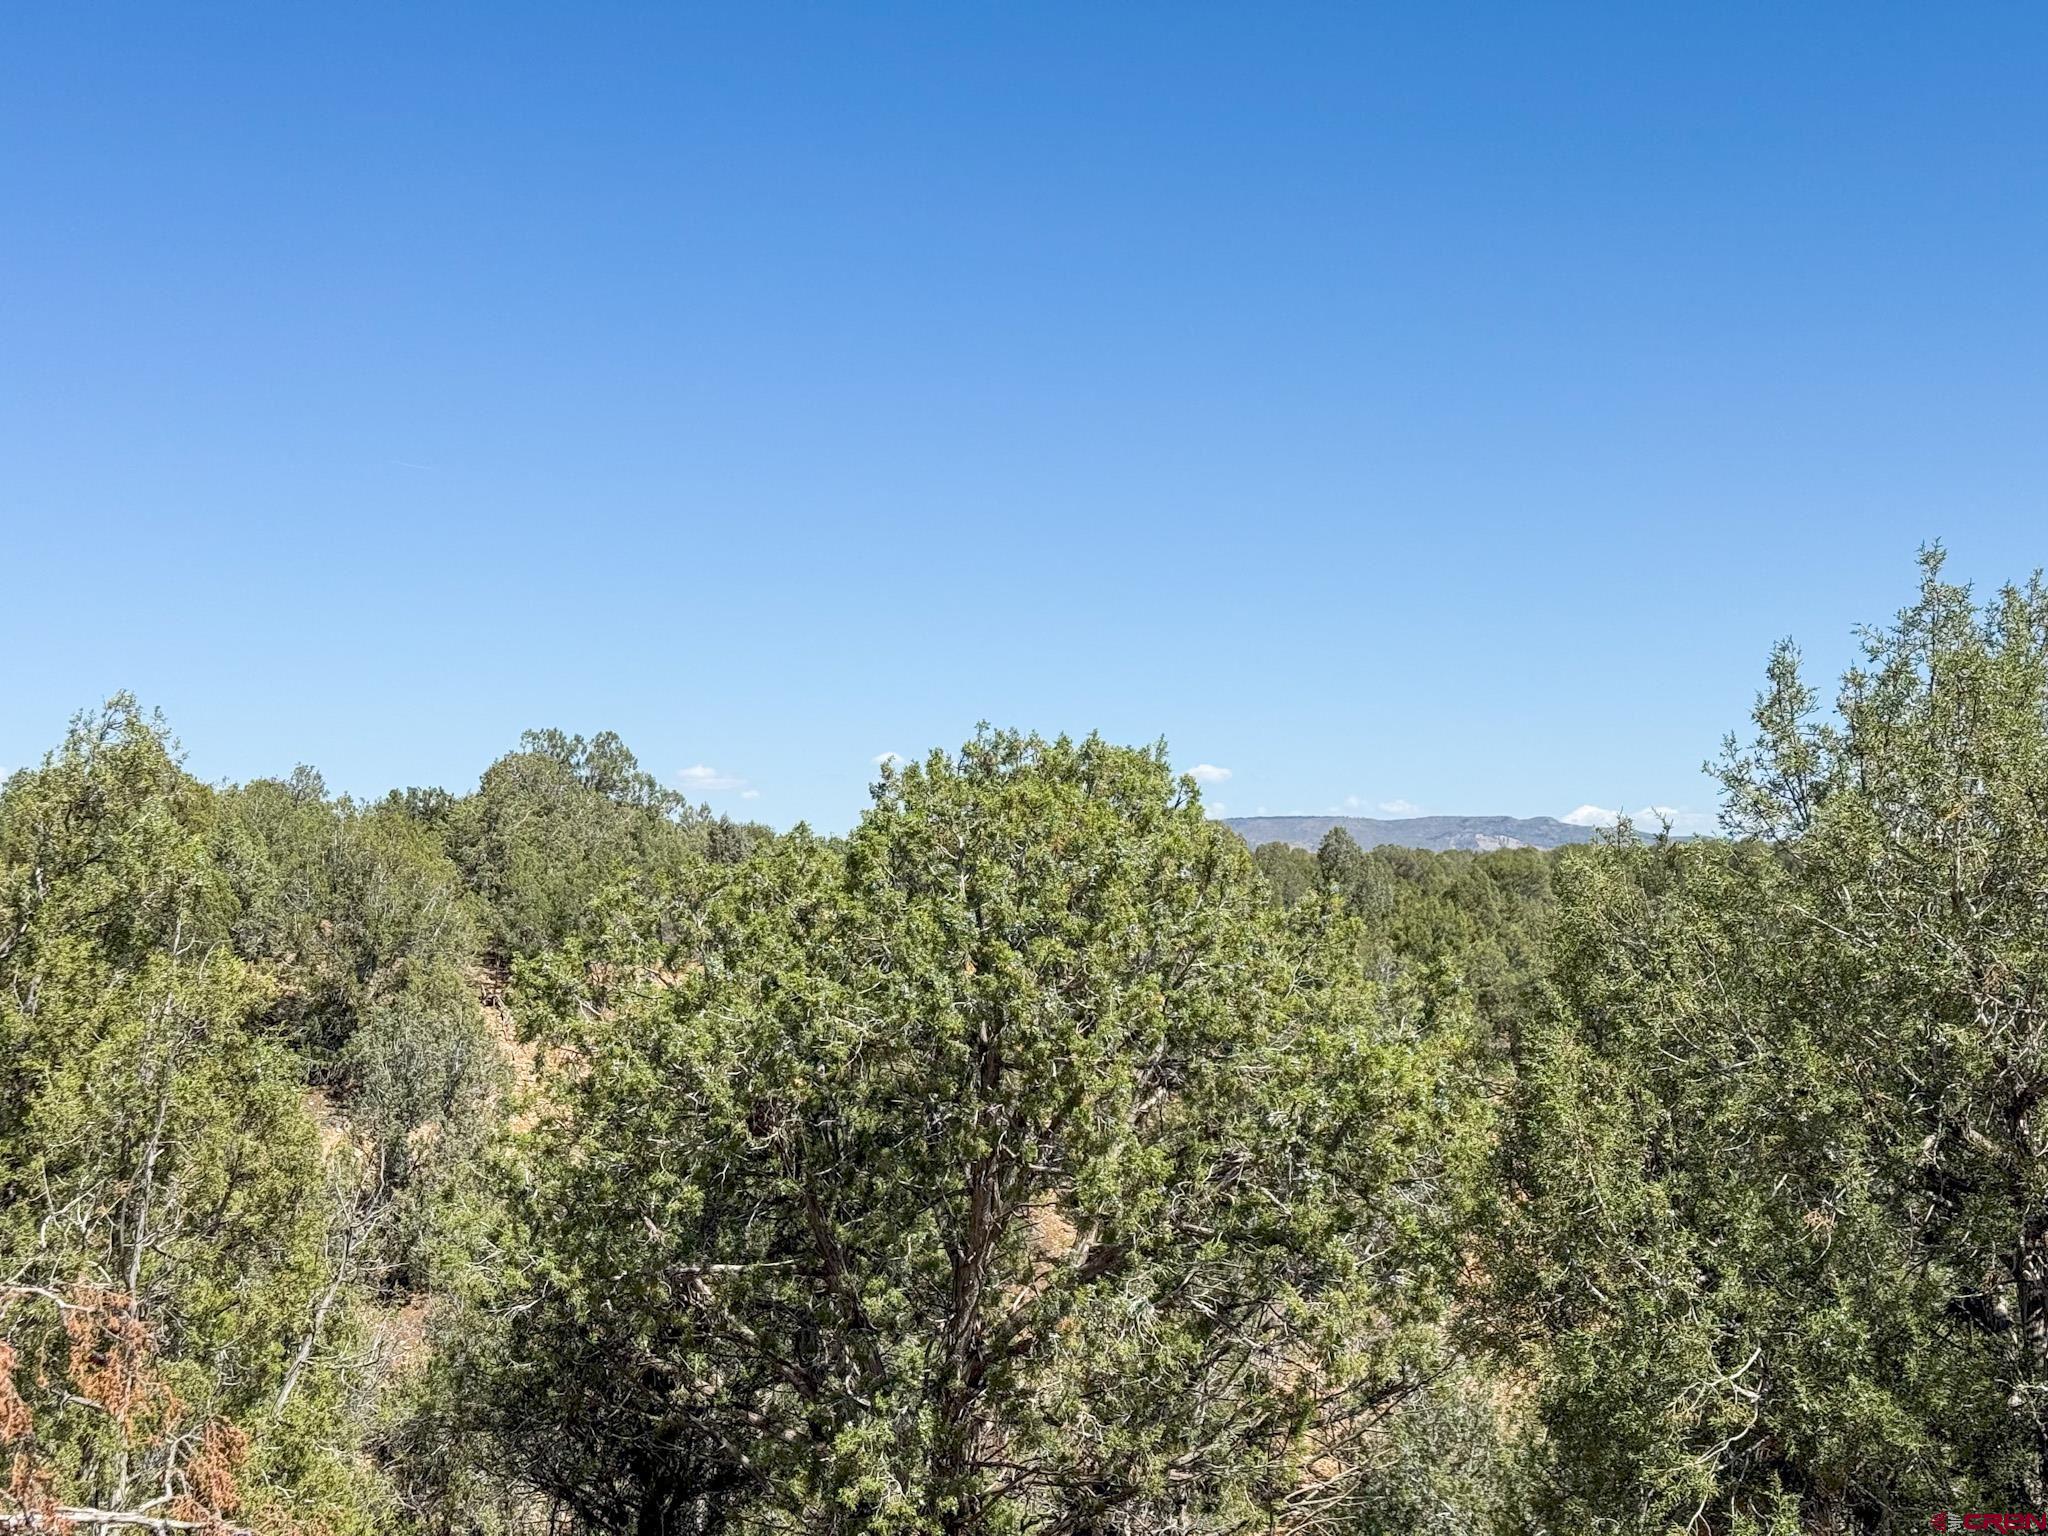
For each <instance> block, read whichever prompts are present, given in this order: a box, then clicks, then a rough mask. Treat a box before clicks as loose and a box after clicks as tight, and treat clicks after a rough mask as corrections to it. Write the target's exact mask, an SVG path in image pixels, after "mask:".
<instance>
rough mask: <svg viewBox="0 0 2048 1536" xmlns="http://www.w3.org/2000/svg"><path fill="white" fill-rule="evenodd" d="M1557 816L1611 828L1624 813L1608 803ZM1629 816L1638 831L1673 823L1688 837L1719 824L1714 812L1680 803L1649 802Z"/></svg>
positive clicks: (1577, 824)
mask: <svg viewBox="0 0 2048 1536" xmlns="http://www.w3.org/2000/svg"><path fill="white" fill-rule="evenodd" d="M1557 819H1558V820H1559V821H1561V822H1564V823H1565V824H1566V825H1567V826H1573V827H1611V826H1613V825H1614V824H1615V823H1616V822H1618V821H1620V820H1621V812H1620V811H1611V810H1609V809H1608V808H1607V807H1606V806H1604V805H1582V806H1580V807H1579V808H1578V809H1577V810H1574V811H1567V812H1565V814H1564V815H1562V816H1560V817H1558V818H1557ZM1628 819H1629V821H1630V822H1631V823H1632V824H1633V825H1634V826H1635V827H1636V829H1637V830H1638V831H1642V832H1654V831H1655V830H1656V829H1657V828H1659V827H1661V826H1663V825H1665V824H1666V823H1669V825H1670V827H1671V830H1672V831H1673V832H1677V833H1679V834H1681V835H1685V836H1700V835H1704V834H1706V833H1710V832H1713V831H1714V830H1715V829H1716V828H1717V827H1718V825H1719V823H1718V821H1717V819H1716V818H1715V815H1714V813H1713V812H1712V811H1694V810H1688V809H1686V808H1685V807H1684V806H1679V805H1646V806H1643V807H1641V808H1640V809H1637V810H1633V811H1630V812H1629V813H1628Z"/></svg>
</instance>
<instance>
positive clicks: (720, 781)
mask: <svg viewBox="0 0 2048 1536" xmlns="http://www.w3.org/2000/svg"><path fill="white" fill-rule="evenodd" d="M676 778H677V779H679V780H680V781H681V782H682V786H683V788H684V789H686V790H688V791H689V792H691V793H692V794H699V795H716V794H722V793H723V792H725V791H726V790H731V789H745V788H746V787H747V781H746V780H745V779H743V778H741V777H740V776H739V775H738V774H736V773H720V772H719V771H718V770H717V769H716V768H713V767H712V766H710V765H709V764H708V763H692V764H691V765H690V766H689V767H687V768H685V769H684V770H683V771H682V772H681V773H679V774H677V775H676Z"/></svg>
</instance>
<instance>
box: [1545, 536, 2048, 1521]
mask: <svg viewBox="0 0 2048 1536" xmlns="http://www.w3.org/2000/svg"><path fill="white" fill-rule="evenodd" d="M1864 652H1865V653H1864V658H1863V661H1862V663H1861V664H1860V665H1858V666H1857V667H1855V668H1853V669H1852V670H1851V671H1850V672H1849V673H1848V674H1847V675H1846V676H1845V678H1844V679H1843V682H1842V687H1841V691H1840V694H1839V697H1838V699H1837V707H1836V710H1835V712H1834V716H1833V718H1831V719H1830V718H1823V717H1822V716H1821V714H1820V712H1819V710H1818V700H1817V698H1816V696H1815V694H1814V693H1813V691H1812V690H1811V689H1810V688H1809V687H1808V685H1807V684H1806V683H1805V682H1804V681H1803V680H1802V678H1801V676H1800V672H1799V667H1798V664H1797V658H1796V656H1795V655H1794V653H1793V652H1792V651H1791V650H1790V648H1789V647H1786V648H1782V649H1781V650H1780V651H1779V652H1778V653H1777V654H1776V655H1775V656H1774V657H1773V659H1772V663H1771V669H1770V682H1769V687H1768V689H1767V691H1766V692H1765V694H1764V695H1763V697H1762V698H1761V700H1760V702H1759V705H1758V708H1757V712H1756V721H1757V734H1756V737H1755V739H1754V741H1753V742H1752V743H1751V744H1749V745H1748V746H1744V747H1738V746H1736V745H1735V744H1734V743H1732V742H1731V744H1730V748H1729V751H1728V753H1727V756H1726V758H1725V760H1724V762H1723V764H1722V767H1721V773H1722V777H1723V781H1724V784H1725V786H1726V792H1727V819H1728V823H1729V826H1730V830H1731V831H1733V832H1735V833H1736V834H1738V836H1739V837H1740V838H1741V839H1742V840H1741V841H1740V842H1738V843H1735V844H1719V845H1716V844H1694V845H1675V844H1668V843H1667V844H1662V845H1659V846H1656V847H1654V848H1650V849H1647V850H1641V849H1636V848H1634V847H1630V846H1624V845H1620V844H1617V845H1615V846H1611V847H1609V848H1606V849H1604V850H1600V851H1599V852H1597V853H1595V854H1593V855H1592V856H1590V857H1588V858H1585V859H1583V860H1574V861H1572V862H1571V863H1569V864H1568V865H1567V870H1568V876H1567V880H1566V894H1565V899H1564V904H1563V916H1562V918H1561V920H1560V942H1559V948H1558V954H1557V960H1556V967H1555V981H1556V997H1557V1010H1556V1014H1555V1017H1554V1019H1553V1021H1552V1023H1551V1025H1550V1026H1549V1027H1547V1028H1546V1029H1545V1030H1543V1031H1542V1032H1541V1034H1540V1036H1539V1038H1538V1039H1537V1040H1536V1041H1535V1043H1534V1046H1533V1048H1532V1050H1531V1052H1530V1055H1529V1059H1528V1062H1527V1070H1526V1072H1525V1077H1524V1086H1523V1095H1522V1115H1521V1117H1520V1121H1519V1131H1518V1136H1517V1138H1516V1142H1515V1147H1514V1157H1515V1171H1516V1178H1517V1181H1518V1183H1519V1184H1520V1186H1521V1189H1522V1192H1523V1195H1524V1197H1525V1200H1526V1204H1525V1205H1524V1206H1523V1207H1522V1208H1523V1210H1524V1211H1525V1213H1526V1215H1527V1217H1528V1218H1529V1226H1528V1228H1527V1232H1528V1236H1529V1238H1530V1243H1529V1247H1528V1250H1527V1252H1526V1254H1525V1255H1524V1257H1525V1259H1526V1262H1527V1267H1526V1268H1524V1269H1522V1270H1520V1271H1519V1279H1520V1283H1521V1284H1522V1285H1523V1286H1524V1287H1525V1289H1524V1290H1523V1292H1522V1294H1523V1296H1524V1297H1525V1298H1528V1299H1532V1300H1533V1306H1534V1317H1535V1320H1536V1322H1537V1324H1538V1326H1539V1328H1540V1331H1541V1333H1542V1334H1543V1335H1544V1336H1545V1338H1546V1340H1547V1342H1546V1345H1545V1350H1544V1362H1545V1388H1544V1413H1545V1417H1546V1419H1547V1420H1548V1422H1549V1425H1550V1428H1551V1433H1552V1439H1553V1446H1554V1450H1555V1456H1554V1464H1553V1493H1554V1495H1555V1497H1556V1500H1557V1502H1558V1505H1559V1507H1560V1509H1561V1510H1562V1511H1563V1512H1565V1513H1566V1514H1568V1515H1571V1516H1573V1517H1576V1518H1591V1519H1599V1520H1608V1521H1618V1522H1620V1523H1622V1524H1623V1525H1625V1526H1627V1527H1629V1528H1640V1529H1649V1528H1663V1527H1672V1526H1675V1525H1678V1524H1685V1523H1691V1524H1693V1526H1694V1528H1698V1527H1699V1522H1701V1521H1705V1522H1707V1523H1708V1524H1709V1525H1711V1526H1712V1527H1714V1528H1717V1529H1735V1528H1738V1527H1740V1526H1742V1525H1743V1524H1744V1523H1745V1522H1751V1523H1755V1522H1766V1521H1772V1520H1777V1521H1782V1522H1785V1523H1786V1524H1787V1528H1790V1526H1791V1525H1794V1524H1798V1525H1803V1526H1804V1527H1805V1528H1808V1529H1811V1528H1813V1527H1814V1526H1815V1525H1816V1524H1820V1525H1829V1526H1835V1527H1840V1526H1844V1525H1849V1526H1856V1527H1861V1528H1872V1529H1892V1528H1904V1527H1907V1526H1913V1525H1917V1524H1919V1523H1920V1522H1921V1521H1923V1520H1924V1518H1925V1516H1926V1513H1927V1511H1928V1510H1929V1509H1938V1508H1943V1507H1948V1508H1965V1509H1967V1508H1971V1507H1979V1508H1981V1507H1986V1506H1994V1507H2004V1506H2007V1505H2011V1506H2014V1507H2028V1506H2030V1505H2032V1506H2038V1505H2039V1504H2040V1503H2042V1502H2043V1501H2044V1499H2048V1436H2044V1432H2043V1423H2044V1412H2048V1403H2044V1396H2048V1356H2044V1345H2048V1305H2044V1290H2043V1286H2044V1282H2048V1247H2044V1245H2048V1162H2044V1152H2048V1142H2044V1132H2043V1128H2042V1126H2041V1124H2040V1118H2041V1114H2042V1110H2041V1100H2042V1092H2043V1089H2044V1087H2048V1054H2044V1039H2048V594H2044V592H2043V590H2042V588H2041V586H2040V584H2039V583H2038V582H2035V583H2031V584H2029V585H2027V586H2025V587H2019V588H2009V589H2007V590H2005V591H2003V592H2001V593H2000V594H1998V595H1997V597H1996V598H1994V599H1993V600H1992V601H1991V602H1990V603H1989V604H1987V605H1985V606H1983V607H1981V608H1980V607H1979V606H1977V605H1976V603H1975V602H1974V600H1973V599H1972V597H1971V594H1970V593H1969V592H1968V591H1967V590H1966V589H1964V588H1961V587H1958V586H1955V585H1953V584H1950V583H1947V582H1945V581H1943V580H1942V577H1941V562H1940V557H1939V554H1938V552H1937V553H1934V554H1930V555H1929V556H1928V557H1927V559H1926V562H1925V569H1924V572H1923V580H1922V585H1921V589H1920V594H1919V599H1918V601H1917V602H1916V603H1915V604H1914V605H1913V606H1912V607H1911V608H1909V609H1908V610H1906V611H1905V612H1904V613H1903V614H1901V615H1900V616H1899V618H1898V620H1897V621H1896V622H1895V623H1894V624H1893V625H1891V626H1889V627H1887V628H1885V629H1883V630H1878V631H1873V632H1870V633H1869V634H1867V635H1866V637H1865V647H1864Z"/></svg>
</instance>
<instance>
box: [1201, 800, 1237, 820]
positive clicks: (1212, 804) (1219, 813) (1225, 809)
mask: <svg viewBox="0 0 2048 1536" xmlns="http://www.w3.org/2000/svg"><path fill="white" fill-rule="evenodd" d="M1202 809H1203V810H1205V811H1207V812H1208V813H1209V819H1210V820H1211V821H1221V820H1222V819H1223V818H1224V817H1226V816H1228V815H1229V814H1230V807H1229V806H1227V805H1225V804H1224V803H1223V802H1222V801H1221V800H1209V801H1205V802H1204V803H1203V805H1202Z"/></svg>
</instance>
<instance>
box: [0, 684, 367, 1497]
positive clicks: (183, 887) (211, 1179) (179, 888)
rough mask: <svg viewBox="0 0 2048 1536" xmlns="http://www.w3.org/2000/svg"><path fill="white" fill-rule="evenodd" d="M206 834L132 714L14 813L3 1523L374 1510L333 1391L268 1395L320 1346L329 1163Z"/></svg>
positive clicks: (6, 963)
mask: <svg viewBox="0 0 2048 1536" xmlns="http://www.w3.org/2000/svg"><path fill="white" fill-rule="evenodd" d="M218 830H219V808H218V803H217V800H216V797H215V796H214V795H213V794H212V793H211V792H210V791H208V790H207V789H206V788H205V787H204V786H202V785H200V784H198V783H196V782H195V781H194V780H192V779H191V778H190V777H189V776H188V775H187V774H185V773H184V772H183V771H182V769H181V768H180V767H179V766H178V763H177V761H176V758H175V756H174V754H173V751H172V749H171V746H170V743H169V741H168V738H167V736H166V734H165V732H164V730H163V727H162V726H161V724H160V723H159V722H157V721H155V720H153V719H151V718H149V717H147V716H145V715H143V714H142V713H141V712H140V711H139V710H138V709H136V707H135V706H134V704H133V701H132V700H129V699H127V698H125V697H123V698H118V699H116V700H114V701H112V702H111V703H110V704H109V705H108V707H107V708H106V709H105V710H103V711H100V712H97V713H95V714H91V715H87V716H84V717H81V718H80V720H79V721H78V722H77V723H76V725H75V726H74V728H73V730H72V732H71V734H70V736H69V738H68V739H67V740H66V742H65V744H64V746H63V748H62V749H61V750H59V751H58V752H56V753H53V754H52V755H51V756H50V757H49V758H48V759H47V760H46V761H45V763H44V764H43V766H42V767H41V768H39V769H36V770H32V771H27V772H23V773H19V774H16V775H15V776H14V777H13V778H12V779H10V780H9V781H8V783H7V786H6V790H5V792H4V794H0V1363H4V1365H5V1366H6V1369H5V1371H0V1440H5V1441H7V1442H8V1443H7V1444H5V1445H0V1458H5V1459H8V1460H10V1461H11V1465H12V1467H13V1474H12V1479H11V1482H10V1485H9V1487H8V1488H7V1489H6V1490H5V1491H0V1511H5V1512H7V1513H8V1514H11V1515H23V1514H37V1513H41V1514H48V1513H49V1511H50V1510H52V1509H61V1508H84V1509H104V1510H110V1511H113V1512H115V1513H117V1514H123V1515H132V1514H136V1513H140V1512H146V1511H149V1510H154V1511H155V1512H156V1513H157V1514H159V1515H161V1516H164V1517H166V1518H169V1517H176V1516H180V1515H182V1516H184V1517H187V1518H190V1519H192V1520H194V1521H198V1522H201V1523H204V1522H206V1521H217V1520H219V1519H221V1518H224V1517H227V1516H237V1517H243V1516H247V1517H251V1518H252V1519H253V1518H256V1517H260V1518H261V1523H263V1524H264V1525H265V1526H266V1527H267V1528H272V1529H282V1528H284V1527H285V1526H286V1525H287V1524H289V1522H291V1521H293V1520H295V1519H298V1518H300V1517H302V1516H303V1517H319V1518H325V1519H328V1520H330V1521H332V1522H333V1523H334V1526H335V1528H336V1529H349V1528H361V1527H360V1525H359V1524H358V1522H359V1521H363V1520H367V1519H369V1518H370V1517H371V1515H372V1514H373V1511H374V1506H375V1494H374V1490H373V1487H372V1481H371V1479H370V1477H369V1475H368V1469H367V1468H366V1467H365V1466H364V1465H363V1464H362V1463H361V1462H360V1461H358V1460H357V1459H356V1458H355V1456H354V1454H353V1448H354V1441H353V1435H352V1430H351V1424H350V1419H349V1415H348V1414H347V1413H346V1412H345V1411H343V1409H342V1407H341V1403H342V1399H341V1396H340V1395H339V1393H338V1391H337V1384H336V1383H335V1382H334V1381H333V1379H332V1378H329V1377H322V1378H321V1379H320V1380H318V1381H314V1382H310V1383H309V1384H308V1387H307V1390H306V1391H305V1393H304V1394H303V1395H302V1396H301V1397H300V1398H299V1399H298V1400H297V1401H296V1402H292V1401H288V1400H286V1399H285V1398H284V1397H283V1396H282V1395H281V1391H282V1387H283V1384H284V1382H285V1380H286V1373H287V1370H288V1364H287V1362H289V1361H290V1360H292V1359H293V1358H295V1357H296V1356H297V1355H298V1354H299V1352H300V1349H301V1345H302V1341H303V1340H305V1339H306V1338H307V1337H308V1336H309V1334H313V1333H317V1332H318V1331H319V1329H320V1322H319V1321H318V1319H317V1318H316V1311H317V1298H318V1297H319V1296H320V1294H321V1293H322V1290H323V1287H324V1286H325V1285H326V1283H327V1281H328V1279H329V1272H328V1270H327V1267H326V1265H325V1263H324V1259H323V1249H322V1240H323V1235H324V1233H325V1231H326V1228H327V1221H328V1206H327V1198H326V1185H325V1177H324V1162H323V1157H322V1152H321V1147H320V1142H319V1137H318V1134H317V1130H316V1127H315V1125H314V1122H313V1120H312V1118H311V1117H310V1116H309V1115H308V1113H307V1111H306V1108H305V1105H304V1103H303V1101H302V1098H301V1092H300V1083H301V1074H300V1069H299V1065H298V1062H297V1061H296V1060H295V1059H294V1058H293V1056H292V1055H291V1054H290V1052H288V1051H287V1050H285V1049H283V1048H282V1047H281V1046H279V1045H278V1044H277V1043H275V1042H274V1041H272V1040H271V1039H268V1038H266V1037H265V1035H264V1033H263V1032H262V1031H261V1030H260V1029H259V1028H257V1027H256V1026H257V1024H258V1022H259V1020H260V1017H261V1012H262V1008H263V1005H264V1003H265V1001H266V988H265V987H264V985H263V982H262V979H261V978H260V976H258V975H257V973H255V972H254V971H252V970H251V968H250V967H249V966H248V965H247V964H246V963H245V962H244V961H243V960H242V959H241V958H240V957H239V956H238V955H237V954H236V953H235V951H234V948H233V946H232V944H231V943H230V942H229V937H230V935H229V930H230V927H231V925H232V919H233V915H234V901H233V897H232V894H231V892H230V890H229V889H228V886H227V882H226V881H225V880H224V879H223V878H222V876H221V874H220V872H219V869H218V867H217V865H216V864H215V862H214V859H213V846H214V839H215V837H216V835H217V833H218ZM341 1332H342V1326H341V1319H340V1318H338V1317H336V1318H334V1319H332V1320H330V1322H329V1324H328V1334H327V1337H328V1339H329V1340H330V1341H331V1340H333V1339H334V1338H335V1337H337V1336H338V1335H340V1334H341ZM10 1504H12V1505H13V1506H14V1507H13V1508H12V1509H10ZM81 1518H82V1517H81Z"/></svg>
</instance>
